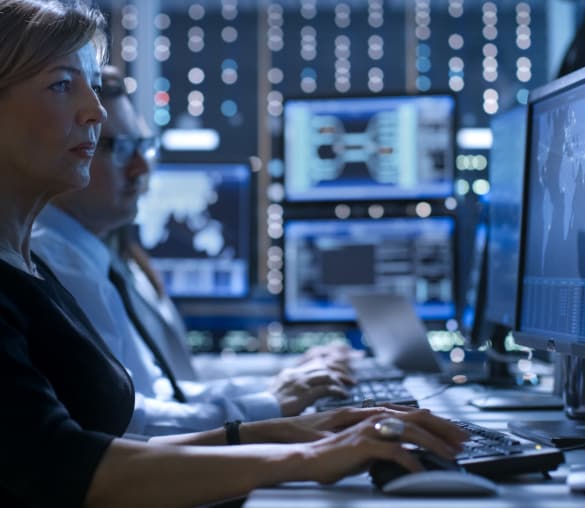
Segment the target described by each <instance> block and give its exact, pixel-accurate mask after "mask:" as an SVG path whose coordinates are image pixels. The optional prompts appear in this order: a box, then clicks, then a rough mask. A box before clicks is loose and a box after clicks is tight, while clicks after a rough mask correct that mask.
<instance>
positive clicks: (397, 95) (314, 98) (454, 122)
mask: <svg viewBox="0 0 585 508" xmlns="http://www.w3.org/2000/svg"><path fill="white" fill-rule="evenodd" d="M418 97H420V98H423V97H425V98H435V97H436V98H439V97H448V98H450V99H451V100H452V101H453V113H452V115H451V126H450V132H451V140H452V143H451V161H452V167H451V188H450V192H449V193H447V194H445V195H441V196H438V195H428V196H409V197H388V196H385V197H378V196H376V197H375V198H372V199H373V200H375V201H376V202H381V203H384V202H389V203H408V202H412V201H420V200H425V201H430V202H440V201H444V200H445V199H446V198H448V197H450V196H453V195H454V193H455V157H456V154H457V139H456V135H457V131H458V118H459V114H458V113H459V112H458V96H457V94H455V93H453V91H452V90H432V91H429V92H414V93H408V92H399V91H396V92H385V93H381V94H379V95H374V94H344V95H332V94H329V95H311V96H307V95H289V96H286V97H285V98H284V100H283V115H282V117H283V127H282V135H281V136H280V153H281V154H282V163H283V172H282V181H283V191H284V192H283V203H284V204H285V205H287V206H302V205H305V204H309V203H310V204H317V205H331V204H332V203H335V202H338V201H343V202H349V203H352V204H353V203H360V202H361V203H363V202H371V200H372V199H369V198H367V197H361V196H360V197H357V198H351V197H342V198H337V197H336V198H331V199H324V198H322V199H315V198H293V199H291V198H290V195H289V192H288V191H287V189H288V184H287V180H288V176H287V173H288V172H287V160H286V146H285V145H286V120H285V114H286V109H287V105H288V104H290V103H291V102H298V101H303V102H319V101H327V100H362V99H366V100H367V99H372V100H380V99H401V98H404V99H416V98H418Z"/></svg>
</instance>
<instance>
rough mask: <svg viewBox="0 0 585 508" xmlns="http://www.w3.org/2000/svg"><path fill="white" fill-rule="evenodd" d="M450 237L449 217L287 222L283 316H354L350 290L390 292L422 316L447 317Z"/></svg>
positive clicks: (450, 300)
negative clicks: (404, 297)
mask: <svg viewBox="0 0 585 508" xmlns="http://www.w3.org/2000/svg"><path fill="white" fill-rule="evenodd" d="M453 236H454V220H453V219H452V218H451V217H433V218H426V219H420V218H391V219H390V218H389V219H348V220H331V219H329V220H291V221H287V222H286V223H285V226H284V254H285V284H284V288H285V289H284V318H285V320H287V321H296V322H300V321H308V322H335V321H338V322H339V321H346V322H351V321H354V320H355V317H356V316H355V314H354V312H353V310H352V307H351V304H350V300H349V297H350V295H352V294H366V293H390V294H401V295H405V296H407V297H408V298H409V299H410V300H411V301H412V302H413V303H414V304H415V306H416V309H417V312H418V314H419V316H420V317H421V318H423V319H427V320H445V319H450V318H452V317H453V316H454V314H455V304H454V298H453V273H454V268H453V255H452V253H453Z"/></svg>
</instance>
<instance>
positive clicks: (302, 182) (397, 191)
mask: <svg viewBox="0 0 585 508" xmlns="http://www.w3.org/2000/svg"><path fill="white" fill-rule="evenodd" d="M454 118H455V99H454V98H453V97H452V96H449V95H428V96H427V95H425V96H393V97H374V96H372V97H361V98H349V97H342V98H329V99H299V100H287V101H286V102H285V105H284V165H285V171H284V178H285V195H286V198H287V200H289V201H338V200H363V199H385V200H400V199H417V198H429V199H430V198H443V197H447V196H450V195H452V193H453V150H454V148H453V147H454V142H453V138H454V134H453V133H454Z"/></svg>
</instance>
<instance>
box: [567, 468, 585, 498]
mask: <svg viewBox="0 0 585 508" xmlns="http://www.w3.org/2000/svg"><path fill="white" fill-rule="evenodd" d="M567 485H568V486H569V490H570V491H571V492H575V493H580V494H585V466H580V467H578V468H571V470H570V471H569V474H568V476H567Z"/></svg>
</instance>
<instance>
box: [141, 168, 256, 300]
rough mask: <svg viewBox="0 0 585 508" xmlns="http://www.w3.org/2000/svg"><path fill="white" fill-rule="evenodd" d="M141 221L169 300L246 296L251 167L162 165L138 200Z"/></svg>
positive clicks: (143, 237) (144, 241)
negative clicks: (174, 298) (170, 298)
mask: <svg viewBox="0 0 585 508" xmlns="http://www.w3.org/2000/svg"><path fill="white" fill-rule="evenodd" d="M137 223H138V226H139V233H140V240H141V242H142V244H143V245H144V247H145V248H146V249H147V251H148V252H149V254H150V256H151V257H152V263H153V265H154V267H155V268H156V269H157V270H158V271H159V273H160V274H161V275H162V278H163V281H164V283H165V287H166V289H167V291H168V293H169V295H170V296H172V297H186V298H187V297H188V298H238V297H244V296H247V295H248V292H249V257H250V253H249V250H250V169H249V167H248V166H247V165H245V164H218V163H213V164H201V163H199V164H172V163H166V164H159V165H158V166H157V168H156V170H155V171H154V172H153V173H152V175H151V177H150V186H149V191H148V192H147V193H146V194H145V195H144V196H143V197H142V198H141V199H140V202H139V209H138V217H137Z"/></svg>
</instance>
